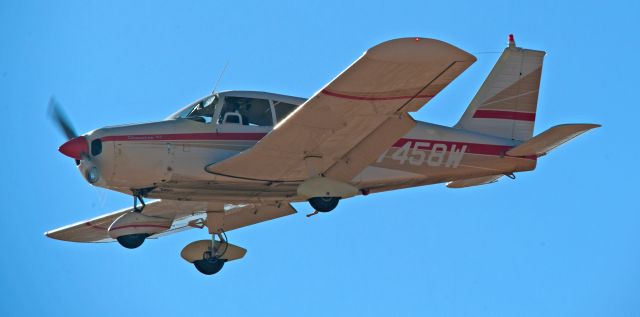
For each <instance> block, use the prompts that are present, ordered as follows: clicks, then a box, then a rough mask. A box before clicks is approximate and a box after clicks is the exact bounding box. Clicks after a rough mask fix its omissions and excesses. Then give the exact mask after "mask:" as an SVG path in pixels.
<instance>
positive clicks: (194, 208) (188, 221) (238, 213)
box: [45, 200, 296, 242]
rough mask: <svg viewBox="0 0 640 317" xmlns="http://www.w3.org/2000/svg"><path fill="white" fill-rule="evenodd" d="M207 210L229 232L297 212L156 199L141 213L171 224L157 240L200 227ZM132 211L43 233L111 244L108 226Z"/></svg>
mask: <svg viewBox="0 0 640 317" xmlns="http://www.w3.org/2000/svg"><path fill="white" fill-rule="evenodd" d="M207 211H210V212H211V211H215V212H219V214H221V215H223V219H222V221H223V226H222V229H223V230H225V231H231V230H234V229H238V228H242V227H246V226H249V225H253V224H256V223H259V222H263V221H267V220H271V219H275V218H279V217H283V216H287V215H291V214H294V213H296V210H295V209H294V208H293V207H292V206H291V205H290V204H288V203H281V204H246V205H225V204H222V203H209V202H188V201H176V200H156V201H153V202H150V203H147V205H146V207H145V208H144V210H143V211H142V214H143V215H145V216H151V217H157V218H160V219H166V220H167V221H168V222H170V223H171V225H170V226H169V227H168V228H167V229H166V230H163V231H160V232H157V233H155V234H153V235H151V236H150V237H149V238H151V239H153V238H158V237H162V236H165V235H168V234H172V233H176V232H180V231H184V230H187V229H191V228H202V227H203V226H204V223H205V221H206V218H207ZM131 212H133V208H132V207H130V208H125V209H121V210H118V211H115V212H112V213H109V214H106V215H102V216H98V217H96V218H92V219H89V220H83V221H80V222H77V223H74V224H71V225H68V226H64V227H61V228H58V229H54V230H51V231H48V232H46V233H45V235H46V236H47V237H49V238H53V239H57V240H64V241H73V242H112V241H115V240H114V239H112V238H111V237H110V236H109V231H108V230H109V226H111V224H112V223H113V222H114V221H115V220H116V219H117V218H119V217H120V216H122V215H123V214H126V213H131Z"/></svg>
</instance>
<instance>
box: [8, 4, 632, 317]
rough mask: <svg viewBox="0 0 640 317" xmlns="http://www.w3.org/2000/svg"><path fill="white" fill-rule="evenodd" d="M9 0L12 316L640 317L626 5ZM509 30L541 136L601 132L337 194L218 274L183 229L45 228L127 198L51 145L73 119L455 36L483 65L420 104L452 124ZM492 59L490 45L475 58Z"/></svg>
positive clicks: (240, 239)
mask: <svg viewBox="0 0 640 317" xmlns="http://www.w3.org/2000/svg"><path fill="white" fill-rule="evenodd" d="M517 2H518V3H522V4H516V1H468V2H461V1H437V2H435V1H424V0H422V1H366V2H362V3H355V2H354V3H352V2H349V1H318V2H313V3H310V2H307V1H290V2H278V3H275V4H270V3H267V1H264V2H263V1H256V2H242V1H176V2H174V3H171V4H169V3H168V1H164V2H159V1H137V2H136V3H134V2H133V1H42V2H32V1H27V0H21V1H6V0H5V1H0V48H1V49H0V116H1V117H2V118H3V119H4V122H3V124H2V128H1V129H2V130H1V131H2V133H0V144H1V145H2V149H3V151H2V155H1V156H0V166H2V170H3V172H2V175H3V177H2V178H3V181H2V182H0V193H1V195H2V201H3V207H2V208H1V211H2V220H0V223H1V224H2V229H1V230H0V241H2V242H1V244H0V246H2V254H3V256H2V258H1V260H0V315H2V316H15V315H42V314H47V315H52V316H86V315H91V316H125V315H131V316H133V315H144V316H165V315H166V316H176V315H178V314H187V315H188V316H191V315H209V316H214V315H219V316H236V315H246V316H255V315H258V314H260V315H282V316H287V315H291V316H327V315H401V316H402V315H420V316H427V315H428V316H640V283H639V282H640V230H639V229H640V208H639V207H638V199H637V198H638V190H637V189H638V186H637V184H638V178H639V176H640V175H639V173H638V169H637V165H636V164H637V163H638V162H639V159H640V157H639V154H640V150H639V147H638V141H637V136H638V133H637V131H638V130H637V129H638V128H639V127H638V117H639V116H640V111H639V110H638V109H639V108H638V91H639V90H638V72H639V71H640V67H639V66H638V57H637V56H638V51H639V49H640V45H639V44H638V43H639V40H640V39H639V37H638V31H639V30H640V27H639V22H638V21H639V20H640V6H639V5H638V4H637V3H638V2H635V1H628V2H619V1H617V2H616V1H530V2H529V3H523V1H517ZM509 33H514V34H515V35H516V41H517V43H518V45H519V46H522V47H527V48H534V49H541V50H546V51H547V52H548V55H547V58H546V60H545V66H544V71H543V78H542V87H541V89H542V90H541V93H540V102H539V108H538V109H539V110H538V120H537V122H536V133H539V132H542V131H544V130H545V129H547V128H549V127H551V126H553V125H556V124H560V123H573V122H593V123H600V124H602V125H603V126H604V127H603V128H601V129H599V130H596V131H594V132H590V133H588V134H587V135H584V136H583V137H581V138H580V139H578V140H575V141H574V142H571V143H570V144H567V145H565V146H563V147H562V148H560V149H558V150H557V151H556V152H553V153H552V154H550V155H549V156H547V157H545V158H543V159H541V160H540V162H539V165H538V168H537V170H536V171H535V172H531V173H521V174H519V175H518V179H517V180H515V181H512V180H508V179H506V180H502V181H500V182H499V183H497V184H493V185H488V186H483V187H478V188H470V189H462V190H451V189H447V188H446V187H444V186H443V185H434V186H427V187H420V188H413V189H407V190H402V191H395V192H389V193H384V194H378V195H372V196H368V197H366V198H363V197H358V198H353V199H349V200H346V201H343V202H342V203H341V204H340V206H339V208H338V209H337V210H335V211H334V212H332V213H330V214H328V215H321V216H318V217H314V218H311V219H307V218H305V217H304V214H305V213H306V212H308V211H309V209H310V208H309V207H308V206H307V205H306V204H298V205H297V206H296V207H297V208H298V209H299V211H300V213H299V214H297V215H294V216H290V217H287V218H284V219H279V220H276V221H273V222H270V223H265V224H260V225H257V226H254V227H249V228H245V229H240V230H237V231H234V232H232V233H230V239H231V241H232V242H234V243H237V244H239V245H241V246H244V247H246V248H247V249H248V250H249V252H248V254H247V256H246V257H245V258H244V259H243V260H241V261H237V262H235V263H229V264H228V265H227V266H226V267H225V268H224V270H223V271H222V272H221V273H222V274H219V275H217V276H214V277H205V276H202V275H200V274H199V273H198V272H197V271H196V270H195V269H194V268H193V267H192V266H191V265H189V264H187V263H186V262H184V261H183V260H182V259H181V258H180V257H179V252H180V250H181V249H182V247H183V246H185V245H186V244H187V243H189V242H191V241H194V240H198V239H203V238H206V233H205V232H204V231H197V230H192V231H190V232H186V233H183V234H179V235H173V236H170V237H167V238H164V239H161V240H155V241H148V242H147V243H145V244H144V245H143V246H142V247H141V248H139V249H137V250H125V249H123V248H122V247H120V246H119V245H117V244H74V243H65V242H60V241H55V240H50V239H47V238H45V237H44V236H43V232H45V231H46V230H49V229H52V228H56V227H59V226H62V225H66V224H69V223H72V222H75V221H78V220H82V219H86V218H89V217H93V216H96V215H99V214H102V213H105V212H109V211H112V210H115V209H119V208H122V207H126V206H129V205H130V204H131V198H130V197H127V196H124V195H120V194H115V193H111V192H107V191H106V190H103V189H97V188H92V187H91V186H89V185H88V184H87V183H86V182H85V181H84V180H83V179H82V177H81V176H80V174H79V173H78V172H77V170H76V169H75V166H74V164H73V161H72V160H70V159H69V158H67V157H64V156H62V155H61V154H59V153H58V152H57V148H58V146H59V145H60V144H61V143H62V142H63V141H64V138H63V137H62V136H61V135H60V134H59V133H58V131H57V130H56V129H55V128H54V126H53V125H52V124H51V123H50V122H49V120H48V118H47V117H46V114H45V113H46V108H47V101H48V99H49V96H51V95H52V94H55V96H56V97H57V98H58V99H59V101H60V102H61V103H62V104H63V105H64V106H65V107H66V109H67V112H68V113H69V116H70V117H71V118H72V120H73V121H74V122H75V125H76V128H77V129H78V130H79V131H81V132H84V131H89V130H91V129H94V128H98V127H101V126H105V125H112V124H119V123H128V122H141V121H150V120H159V119H161V118H163V117H165V116H166V115H168V114H169V113H171V112H173V111H174V110H176V109H177V108H178V107H181V106H183V105H185V104H187V103H188V102H190V101H192V100H195V99H196V98H198V97H201V96H203V95H205V94H207V93H209V92H210V91H211V89H212V88H213V85H214V83H215V81H216V79H217V77H218V75H219V73H220V71H221V70H222V68H223V67H224V65H225V63H226V62H227V61H228V62H229V67H228V69H227V72H226V74H225V76H224V78H223V80H222V82H221V84H220V86H219V88H220V89H223V90H224V89H250V90H264V91H271V92H277V93H283V94H291V95H296V96H304V97H307V96H310V95H311V94H312V93H313V92H314V91H316V90H317V89H319V88H320V87H322V86H323V85H324V84H325V83H326V82H328V81H329V80H330V79H331V78H333V77H334V76H335V75H336V74H338V73H339V72H340V71H341V70H343V69H344V68H345V67H346V66H348V65H349V64H350V63H351V62H352V61H353V60H355V59H356V58H357V57H358V56H360V54H361V53H362V52H363V51H365V50H366V49H367V48H369V47H371V46H373V45H375V44H377V43H379V42H382V41H385V40H388V39H392V38H396V37H406V36H424V37H433V38H437V39H441V40H445V41H447V42H450V43H452V44H454V45H457V46H459V47H461V48H463V49H465V50H467V51H469V52H471V53H474V54H476V56H477V57H478V62H477V63H476V64H475V65H474V66H472V67H471V68H470V69H469V70H468V71H467V72H466V73H465V74H463V75H462V76H461V77H460V78H459V79H458V80H456V81H455V82H454V83H453V84H452V85H451V86H449V87H448V88H447V89H446V90H445V91H443V92H442V93H441V94H440V95H439V96H438V97H437V98H436V99H435V100H433V101H432V102H431V103H430V104H429V105H428V106H426V107H425V108H423V109H422V110H421V111H420V112H419V113H417V114H416V115H415V117H416V118H417V119H420V120H424V121H429V122H435V123H440V124H447V125H449V124H453V123H455V121H456V120H457V119H458V118H459V116H460V115H461V114H462V112H463V111H464V109H465V107H466V105H467V104H468V102H469V101H470V99H471V98H472V97H473V95H474V93H475V91H476V90H477V89H478V87H479V86H480V84H481V82H482V81H483V79H484V77H485V76H486V75H487V73H488V72H489V70H490V68H491V67H492V65H493V63H495V61H496V59H497V58H498V54H495V53H483V52H496V51H501V50H502V49H503V48H504V46H505V45H506V37H507V34H509ZM478 53H482V54H478Z"/></svg>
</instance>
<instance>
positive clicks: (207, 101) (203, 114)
mask: <svg viewBox="0 0 640 317" xmlns="http://www.w3.org/2000/svg"><path fill="white" fill-rule="evenodd" d="M217 101H218V95H217V94H215V95H211V96H207V97H205V98H202V99H200V100H198V101H196V102H195V103H192V104H190V105H188V106H186V107H184V108H182V109H180V110H178V112H176V113H174V114H172V115H170V116H169V117H168V118H167V119H181V118H187V119H193V120H197V121H203V122H211V121H212V118H213V115H214V112H215V110H216V107H215V106H216V103H217Z"/></svg>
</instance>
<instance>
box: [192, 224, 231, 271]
mask: <svg viewBox="0 0 640 317" xmlns="http://www.w3.org/2000/svg"><path fill="white" fill-rule="evenodd" d="M217 236H218V237H219V239H220V241H219V242H218V241H216V234H212V235H211V246H210V247H209V249H208V250H207V251H204V252H203V253H202V259H200V260H196V261H193V265H194V266H195V267H196V269H197V270H198V271H199V272H200V273H202V274H205V275H213V274H216V273H218V272H220V270H222V267H223V266H224V263H225V262H227V260H226V259H223V258H222V256H224V254H225V253H226V252H227V249H228V248H229V244H228V243H227V239H226V236H227V234H226V233H224V231H222V233H218V234H217Z"/></svg>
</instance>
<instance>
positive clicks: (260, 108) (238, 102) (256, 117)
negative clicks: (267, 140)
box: [218, 96, 273, 126]
mask: <svg viewBox="0 0 640 317" xmlns="http://www.w3.org/2000/svg"><path fill="white" fill-rule="evenodd" d="M227 113H237V114H238V115H239V116H240V118H241V119H242V124H243V125H253V126H272V125H273V117H272V116H271V104H270V103H269V100H266V99H257V98H246V97H231V96H229V97H225V98H224V106H223V107H222V110H221V111H220V116H219V118H218V123H229V122H223V120H224V119H225V114H227ZM227 117H228V118H229V117H230V116H227Z"/></svg>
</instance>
